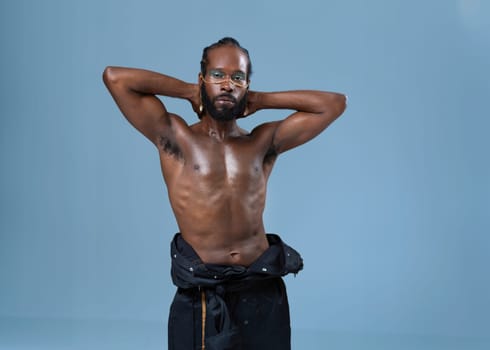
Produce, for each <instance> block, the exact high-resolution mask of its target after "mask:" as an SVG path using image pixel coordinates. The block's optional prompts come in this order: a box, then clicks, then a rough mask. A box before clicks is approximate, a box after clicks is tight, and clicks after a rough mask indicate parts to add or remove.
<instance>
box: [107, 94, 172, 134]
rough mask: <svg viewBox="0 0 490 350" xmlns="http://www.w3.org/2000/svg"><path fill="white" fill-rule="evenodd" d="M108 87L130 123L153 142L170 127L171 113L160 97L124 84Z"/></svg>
mask: <svg viewBox="0 0 490 350" xmlns="http://www.w3.org/2000/svg"><path fill="white" fill-rule="evenodd" d="M108 87H109V91H110V92H111V95H112V97H113V98H114V100H115V102H116V104H117V106H118V107H119V109H120V110H121V112H122V114H123V115H124V116H125V117H126V119H127V120H128V121H129V123H130V124H131V125H132V126H133V127H134V128H136V129H137V130H138V131H140V132H141V133H142V134H143V135H145V136H146V137H147V138H148V139H149V140H150V141H152V142H153V143H155V142H156V138H157V135H158V133H160V132H161V131H162V129H164V128H165V127H170V116H169V113H168V112H167V110H166V108H165V106H164V105H163V103H162V102H161V101H160V99H158V97H156V96H154V95H145V94H141V93H138V92H136V91H132V90H130V89H128V88H127V87H125V86H123V85H122V84H121V85H119V84H112V85H110V86H108Z"/></svg>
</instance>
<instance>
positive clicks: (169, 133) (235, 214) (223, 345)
mask: <svg viewBox="0 0 490 350" xmlns="http://www.w3.org/2000/svg"><path fill="white" fill-rule="evenodd" d="M251 67H252V65H251V61H250V57H249V54H248V51H247V50H246V49H244V48H242V47H241V46H240V44H239V43H238V42H237V41H236V40H235V39H233V38H223V39H222V40H220V41H218V42H217V43H215V44H213V45H211V46H209V47H207V48H205V49H204V51H203V56H202V61H201V72H200V74H199V76H198V83H197V84H191V83H187V82H183V81H181V80H178V79H176V78H172V77H170V76H166V75H163V74H159V73H156V72H150V71H146V70H140V69H131V68H120V67H107V68H106V69H105V71H104V82H105V84H106V86H107V87H108V89H109V91H110V92H111V94H112V96H113V98H114V100H115V101H116V103H117V105H118V106H119V108H120V110H121V111H122V113H123V114H124V116H125V117H126V118H127V119H128V121H129V122H130V123H131V124H132V125H133V126H134V127H135V128H136V129H138V130H139V131H140V132H141V133H142V134H143V135H145V136H146V137H147V138H148V139H149V140H150V141H151V142H153V143H154V144H155V146H156V147H157V149H158V152H159V155H160V161H161V169H162V173H163V177H164V180H165V183H166V185H167V188H168V196H169V199H170V203H171V206H172V209H173V212H174V214H175V217H176V220H177V224H178V227H179V230H180V233H178V234H176V235H175V237H174V239H173V241H172V244H171V254H172V278H173V282H174V283H175V284H176V285H177V286H178V290H177V293H176V296H175V299H174V301H173V303H172V306H171V310H170V317H169V349H186V350H189V349H201V348H202V349H204V348H206V349H220V350H223V349H254V350H257V349H269V350H270V349H289V348H290V325H289V307H288V301H287V297H286V291H285V287H284V283H283V281H282V278H281V276H284V275H285V274H287V273H290V272H292V273H297V272H298V271H299V270H301V268H302V259H301V257H300V256H299V254H298V253H297V252H296V251H295V250H294V249H292V248H291V247H289V246H287V245H286V244H285V243H283V242H282V241H281V239H280V238H279V236H277V235H272V234H266V230H265V228H264V223H263V219H262V214H263V211H264V206H265V197H266V187H267V180H268V178H269V175H270V173H271V171H272V167H273V165H274V162H275V161H276V159H277V157H278V155H279V154H281V153H282V152H285V151H287V150H289V149H291V148H294V147H296V146H299V145H301V144H303V143H305V142H307V141H309V140H311V139H312V138H314V137H315V136H317V135H318V134H319V133H320V132H322V131H323V130H324V129H325V128H326V127H327V126H328V125H329V124H330V123H332V122H333V121H334V120H335V119H336V118H337V117H338V116H340V115H341V114H342V112H343V111H344V109H345V107H346V97H345V96H344V95H341V94H337V93H331V92H321V91H285V92H267V93H265V92H257V91H252V90H249V86H250V75H251V73H252V72H251ZM156 95H162V96H168V97H174V98H181V99H186V100H188V101H189V102H190V103H191V105H192V108H193V110H194V111H195V112H196V113H197V114H198V116H199V119H200V120H199V121H198V122H197V123H195V124H192V125H188V124H187V123H186V121H185V120H184V119H183V118H181V117H180V116H178V115H175V114H172V113H170V112H168V111H167V109H166V108H165V106H164V104H163V103H162V102H161V101H160V100H159V99H158V98H157V97H156ZM261 109H289V110H295V112H294V113H292V114H291V115H290V116H289V117H287V118H286V119H284V120H280V121H275V122H267V123H263V124H260V125H258V126H257V127H255V128H254V129H253V130H252V131H251V132H248V131H245V130H243V129H241V128H240V127H239V126H238V125H237V119H238V118H243V117H249V116H250V115H252V114H253V113H255V112H256V111H258V110H261Z"/></svg>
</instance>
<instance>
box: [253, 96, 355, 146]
mask: <svg viewBox="0 0 490 350" xmlns="http://www.w3.org/2000/svg"><path fill="white" fill-rule="evenodd" d="M247 105H248V108H247V110H246V111H245V114H246V116H248V115H250V114H252V113H254V112H255V111H257V110H260V109H291V110H295V111H296V112H294V113H293V114H291V115H290V116H289V117H287V118H286V119H284V120H282V121H279V122H277V123H274V124H275V125H276V128H275V131H274V136H273V140H272V143H273V146H274V149H275V150H276V152H277V153H282V152H285V151H287V150H289V149H291V148H294V147H297V146H299V145H301V144H303V143H305V142H307V141H309V140H311V139H312V138H314V137H315V136H317V135H318V134H320V133H321V132H322V131H323V130H325V128H326V127H327V126H329V125H330V124H331V123H332V122H333V121H334V120H335V119H337V118H338V117H339V116H340V115H341V114H342V113H343V112H344V110H345V108H346V105H347V97H346V96H345V95H342V94H339V93H335V92H324V91H313V90H298V91H283V92H256V91H249V93H248V96H247Z"/></svg>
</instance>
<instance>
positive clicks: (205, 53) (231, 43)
mask: <svg viewBox="0 0 490 350" xmlns="http://www.w3.org/2000/svg"><path fill="white" fill-rule="evenodd" d="M223 46H233V47H236V48H239V49H240V50H241V51H242V52H243V53H244V54H245V56H247V60H248V64H247V71H246V72H245V73H247V78H248V80H250V76H251V75H252V61H251V60H250V55H249V54H248V50H247V49H246V48H244V47H242V46H241V45H240V43H239V42H238V41H237V40H236V39H234V38H231V37H225V38H223V39H221V40H218V41H217V42H215V43H214V44H211V45H209V46H208V47H205V48H204V50H202V58H201V74H202V76H203V77H204V76H206V69H207V65H208V60H209V58H208V53H209V51H210V50H212V49H215V48H218V47H223Z"/></svg>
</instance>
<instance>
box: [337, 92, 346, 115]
mask: <svg viewBox="0 0 490 350" xmlns="http://www.w3.org/2000/svg"><path fill="white" fill-rule="evenodd" d="M347 101H348V97H347V95H343V94H339V110H340V114H342V113H344V111H345V109H346V108H347Z"/></svg>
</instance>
